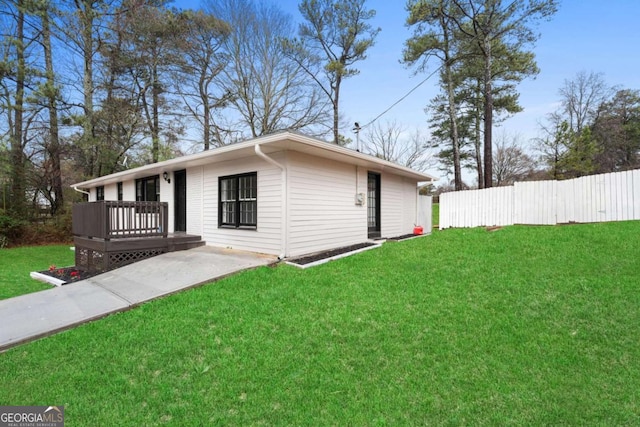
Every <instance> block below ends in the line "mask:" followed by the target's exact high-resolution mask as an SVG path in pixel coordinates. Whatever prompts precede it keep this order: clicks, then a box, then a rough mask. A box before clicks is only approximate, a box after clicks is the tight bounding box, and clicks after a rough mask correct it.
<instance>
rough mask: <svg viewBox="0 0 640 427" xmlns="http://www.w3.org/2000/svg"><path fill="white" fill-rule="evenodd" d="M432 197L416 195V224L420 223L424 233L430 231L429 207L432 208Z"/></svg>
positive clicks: (431, 225)
mask: <svg viewBox="0 0 640 427" xmlns="http://www.w3.org/2000/svg"><path fill="white" fill-rule="evenodd" d="M432 202H433V197H431V196H422V195H420V196H418V213H417V218H416V225H421V226H422V228H424V234H429V233H431V228H432V227H433V224H432V220H431V218H432V217H431V209H433V203H432Z"/></svg>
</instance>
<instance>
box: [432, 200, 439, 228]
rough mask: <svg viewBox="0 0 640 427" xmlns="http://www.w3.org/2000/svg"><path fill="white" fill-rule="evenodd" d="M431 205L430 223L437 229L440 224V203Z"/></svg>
mask: <svg viewBox="0 0 640 427" xmlns="http://www.w3.org/2000/svg"><path fill="white" fill-rule="evenodd" d="M431 206H432V208H431V223H432V224H433V226H434V227H435V229H437V228H438V227H437V226H438V225H439V224H440V204H438V203H434V204H432V205H431Z"/></svg>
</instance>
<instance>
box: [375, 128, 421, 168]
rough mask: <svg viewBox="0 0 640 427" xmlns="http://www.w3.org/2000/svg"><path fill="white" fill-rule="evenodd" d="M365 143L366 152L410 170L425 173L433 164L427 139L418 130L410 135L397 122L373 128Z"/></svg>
mask: <svg viewBox="0 0 640 427" xmlns="http://www.w3.org/2000/svg"><path fill="white" fill-rule="evenodd" d="M363 142H364V144H363V149H364V152H366V153H368V154H371V155H372V156H376V157H378V158H380V159H384V160H388V161H390V162H394V163H397V164H399V165H402V166H406V167H408V168H412V169H416V170H421V171H424V170H426V169H427V168H428V167H430V166H431V165H432V164H433V156H432V155H431V153H430V152H429V151H428V148H427V142H426V138H425V137H424V136H423V135H422V134H421V133H420V132H419V131H417V130H416V132H414V133H413V134H410V135H408V134H407V128H406V127H405V126H403V125H400V124H398V123H397V122H395V121H392V122H387V123H386V124H384V125H382V124H375V125H373V126H371V127H370V128H369V129H368V130H367V132H366V133H365V140H364V141H363Z"/></svg>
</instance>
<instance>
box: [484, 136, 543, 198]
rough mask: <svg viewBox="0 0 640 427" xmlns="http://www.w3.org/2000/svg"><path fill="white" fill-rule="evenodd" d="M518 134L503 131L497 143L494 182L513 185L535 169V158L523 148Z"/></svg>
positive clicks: (497, 184)
mask: <svg viewBox="0 0 640 427" xmlns="http://www.w3.org/2000/svg"><path fill="white" fill-rule="evenodd" d="M520 140H521V138H520V136H518V135H511V136H509V135H507V134H506V133H503V134H502V135H501V136H500V137H499V139H498V141H496V144H495V151H494V154H493V156H494V184H495V185H496V186H497V187H500V186H504V185H511V184H513V183H514V182H516V181H522V180H524V179H526V178H527V177H528V176H529V175H531V174H532V173H533V172H534V171H535V160H534V159H533V157H531V156H530V155H528V154H527V153H525V151H524V150H523V149H522V144H521V141H520Z"/></svg>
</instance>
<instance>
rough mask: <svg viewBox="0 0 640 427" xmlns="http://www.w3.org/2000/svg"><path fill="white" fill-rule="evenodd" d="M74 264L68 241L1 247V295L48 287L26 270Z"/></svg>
mask: <svg viewBox="0 0 640 427" xmlns="http://www.w3.org/2000/svg"><path fill="white" fill-rule="evenodd" d="M73 264H74V253H73V251H71V250H69V245H56V246H33V247H23V248H14V249H0V299H5V298H10V297H15V296H17V295H22V294H28V293H31V292H37V291H41V290H44V289H51V285H48V284H46V283H42V282H39V281H37V280H34V279H31V277H29V273H31V272H32V271H42V270H47V269H48V268H49V266H51V265H56V266H58V267H66V266H70V265H73Z"/></svg>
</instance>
